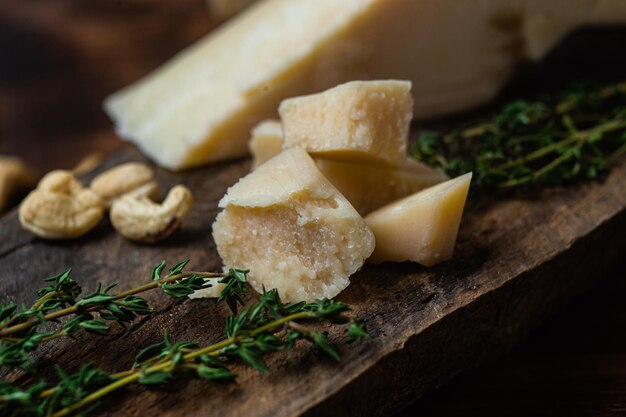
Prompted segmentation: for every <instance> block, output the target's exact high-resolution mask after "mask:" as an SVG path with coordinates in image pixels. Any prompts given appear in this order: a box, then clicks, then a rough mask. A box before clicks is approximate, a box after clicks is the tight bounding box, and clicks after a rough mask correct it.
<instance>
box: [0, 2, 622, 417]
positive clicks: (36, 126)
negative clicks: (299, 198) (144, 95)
mask: <svg viewBox="0 0 626 417" xmlns="http://www.w3.org/2000/svg"><path fill="white" fill-rule="evenodd" d="M213 26H214V23H212V22H211V19H210V16H209V15H208V14H207V11H206V9H205V5H204V1H203V0H176V1H166V0H132V1H131V0H118V1H112V0H89V1H85V0H56V1H54V2H52V1H46V0H29V1H27V2H26V1H22V0H3V2H2V3H0V153H1V154H15V155H20V156H22V157H24V158H25V159H26V160H27V161H28V162H30V163H31V164H32V165H33V166H35V167H36V168H37V169H38V170H39V171H40V172H46V171H48V170H50V169H53V168H66V167H71V166H73V165H74V164H75V163H77V162H78V161H79V160H80V159H81V158H82V157H83V156H85V155H86V154H87V153H89V152H91V151H102V152H107V151H110V150H112V149H114V148H115V147H117V146H118V145H119V143H120V142H119V141H118V139H117V138H116V137H115V135H114V134H113V132H112V129H111V125H110V122H109V121H108V119H107V118H106V116H105V115H104V113H103V112H102V111H101V101H102V98H103V97H105V96H106V95H107V94H109V93H111V92H113V91H115V90H117V89H118V88H120V87H122V86H124V85H126V84H128V83H130V82H132V81H134V80H136V79H138V78H139V77H141V76H142V75H144V74H146V73H147V72H148V71H149V70H150V69H152V68H155V67H156V66H158V65H159V64H160V63H162V62H164V61H165V60H166V59H167V58H169V57H170V56H171V55H173V54H174V53H176V52H177V51H178V50H180V48H181V47H182V46H184V45H187V44H189V43H190V42H191V41H193V40H195V39H197V38H199V37H200V36H202V35H203V34H204V33H206V32H208V31H209V30H210V29H211V28H212V27H213ZM591 42H593V40H592V41H591ZM595 42H596V44H593V43H591V44H590V46H589V47H588V48H587V49H586V53H587V55H586V56H585V55H582V56H580V57H579V58H578V60H579V61H578V62H574V64H575V65H571V68H573V69H572V71H571V73H568V74H566V75H567V76H571V77H574V76H575V75H577V74H574V72H576V71H578V72H579V74H582V75H585V74H587V75H588V74H593V71H595V70H596V67H602V68H603V71H604V72H605V73H611V72H612V73H613V74H614V73H617V72H619V71H623V70H624V69H625V68H626V65H623V66H621V67H620V65H622V64H623V63H624V58H616V59H617V60H618V61H619V62H618V63H617V65H613V64H614V62H613V61H614V60H613V58H612V57H613V56H614V55H619V54H615V50H611V49H610V48H609V47H606V48H609V50H604V49H603V48H604V47H598V45H603V43H602V42H601V40H600V42H598V40H597V39H596V40H595ZM617 52H619V49H618V50H617ZM622 52H625V51H623V50H622ZM564 53H568V52H567V51H565V52H564ZM572 56H575V55H572ZM599 57H600V58H599ZM570 58H571V57H570ZM570 58H568V59H570ZM597 59H602V60H603V61H602V63H603V64H602V65H603V66H602V65H600V64H599V63H598V61H597ZM550 71H553V72H554V69H551V68H548V73H549V72H550ZM585 71H587V72H588V73H586V72H585ZM552 75H554V74H552ZM609 75H611V74H609ZM624 252H625V254H626V248H624ZM625 271H626V265H624V267H622V268H619V269H618V270H616V271H615V273H614V274H613V275H612V276H611V277H609V279H607V280H606V283H605V284H604V285H602V286H601V287H600V288H598V289H597V290H595V291H593V292H592V293H590V294H589V295H588V296H587V297H585V298H584V299H583V300H581V301H579V302H578V303H576V304H575V305H573V306H571V307H570V308H569V309H567V310H566V311H563V312H562V313H561V314H560V315H559V316H558V317H556V318H555V319H554V320H552V321H551V322H550V323H547V324H546V325H544V326H543V327H542V328H541V329H539V330H537V331H536V332H535V333H534V334H533V335H532V336H531V337H530V338H529V339H528V340H527V341H526V342H525V343H523V344H522V345H521V346H519V347H518V348H517V349H515V351H514V352H511V353H510V354H508V355H506V356H505V357H504V358H502V359H501V360H500V361H498V362H496V363H494V364H492V365H490V366H487V367H485V368H483V369H481V370H478V371H475V372H471V373H467V374H465V375H462V376H461V377H459V378H458V379H457V380H456V381H454V382H452V383H451V384H449V385H448V386H446V387H444V388H442V389H440V390H438V391H437V392H435V393H434V394H432V395H431V396H429V397H428V398H425V399H423V400H421V401H418V402H417V403H416V404H414V405H413V406H411V407H410V408H409V409H407V410H406V411H405V412H403V413H402V414H401V416H402V417H409V416H421V415H424V416H426V415H427V416H494V417H495V416H531V415H532V416H537V415H547V416H553V415H554V416H556V415H564V416H613V415H615V416H618V415H626V336H625V335H626V303H624V301H623V300H624V299H626V280H625V279H624V278H626V273H625ZM416 378H419V375H417V376H416Z"/></svg>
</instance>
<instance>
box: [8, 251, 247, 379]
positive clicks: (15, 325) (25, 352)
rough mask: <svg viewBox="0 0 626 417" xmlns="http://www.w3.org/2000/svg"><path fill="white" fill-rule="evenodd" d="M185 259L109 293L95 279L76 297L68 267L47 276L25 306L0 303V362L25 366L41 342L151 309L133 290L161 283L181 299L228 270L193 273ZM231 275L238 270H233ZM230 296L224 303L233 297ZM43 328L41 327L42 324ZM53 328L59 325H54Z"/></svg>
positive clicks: (102, 329) (104, 328) (103, 328)
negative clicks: (89, 289) (142, 282)
mask: <svg viewBox="0 0 626 417" xmlns="http://www.w3.org/2000/svg"><path fill="white" fill-rule="evenodd" d="M188 262H189V261H188V260H186V261H183V262H179V263H177V264H175V265H174V266H173V267H172V268H170V270H169V273H168V274H167V275H165V276H162V275H163V269H164V268H165V267H166V263H165V261H163V262H161V263H160V264H159V265H157V266H156V267H155V268H154V269H153V271H152V274H151V277H152V282H150V283H148V284H145V285H142V286H139V287H137V288H133V289H131V290H128V291H124V292H120V293H117V294H112V293H111V290H113V289H114V288H115V287H116V285H117V283H116V282H113V283H111V284H109V285H107V286H106V287H104V288H103V287H102V285H101V284H98V286H97V288H96V290H95V291H94V292H92V293H90V294H87V295H85V296H83V297H80V298H79V296H80V294H81V292H82V288H81V286H80V285H79V284H78V282H76V281H75V280H74V279H73V278H72V270H71V269H67V270H65V271H63V272H62V273H60V274H58V275H55V276H53V277H50V278H47V279H46V281H47V282H50V283H51V285H50V286H48V287H45V288H41V289H39V290H37V292H36V293H37V296H38V297H39V298H38V299H37V300H36V301H35V302H34V304H33V305H32V306H31V307H30V308H26V307H25V306H22V307H21V308H19V309H18V307H17V305H16V304H15V303H13V302H8V303H4V304H0V367H9V368H20V369H22V370H30V367H29V364H30V362H31V361H32V357H31V353H32V352H33V351H34V350H35V349H37V347H38V346H39V345H41V344H42V343H45V342H48V341H50V340H53V339H56V338H59V337H63V336H69V337H74V336H76V333H77V332H78V331H80V330H84V331H86V332H88V333H92V334H97V335H103V334H106V333H107V332H108V330H109V328H110V323H112V322H116V323H118V324H120V325H121V326H123V327H125V325H126V324H127V323H130V322H132V321H133V320H134V319H135V318H137V316H140V315H146V314H150V313H152V312H153V310H152V308H151V307H150V306H149V305H148V302H147V301H146V300H145V299H144V298H142V297H139V296H137V294H140V293H144V292H146V291H150V290H152V289H156V288H161V289H162V290H163V292H165V293H166V294H167V295H169V296H171V297H175V298H180V297H184V296H187V295H189V294H191V293H193V292H194V291H196V290H199V289H202V288H207V287H209V286H211V284H209V283H207V282H206V280H205V279H206V278H211V277H224V276H227V275H228V273H227V274H223V273H212V272H194V271H187V272H185V271H184V270H183V269H184V268H185V266H186V265H187V263H188ZM229 273H230V274H237V273H239V272H238V271H235V270H232V271H231V272H229ZM228 299H229V302H231V303H232V302H233V301H231V300H230V298H228ZM65 317H69V319H68V320H66V321H64V322H62V323H61V325H60V328H57V329H55V330H49V326H48V324H49V323H59V322H60V319H61V318H65ZM44 327H45V329H46V331H42V328H44ZM56 327H59V326H58V325H57V326H56Z"/></svg>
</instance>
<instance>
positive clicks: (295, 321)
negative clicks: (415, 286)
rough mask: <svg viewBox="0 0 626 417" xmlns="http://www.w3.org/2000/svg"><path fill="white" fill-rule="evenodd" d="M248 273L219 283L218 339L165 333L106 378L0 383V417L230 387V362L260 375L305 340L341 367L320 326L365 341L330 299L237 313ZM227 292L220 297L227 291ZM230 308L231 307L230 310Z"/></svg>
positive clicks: (94, 374)
mask: <svg viewBox="0 0 626 417" xmlns="http://www.w3.org/2000/svg"><path fill="white" fill-rule="evenodd" d="M246 274H247V271H241V270H231V271H230V272H229V273H228V274H225V275H224V277H223V278H222V279H221V280H220V282H221V283H223V284H225V288H226V289H227V293H226V294H224V293H222V297H221V298H220V300H222V301H225V302H226V303H227V304H228V305H229V306H230V307H231V309H233V314H232V315H231V316H229V317H228V318H227V319H226V327H225V338H224V340H222V341H220V342H218V343H214V344H211V345H208V346H204V347H199V346H198V344H197V343H195V342H173V341H172V339H171V337H170V335H169V333H168V332H165V334H164V337H163V340H162V341H161V342H158V343H156V344H153V345H150V346H147V347H146V348H144V349H142V350H141V351H140V352H139V353H138V354H137V355H136V357H135V361H134V363H133V365H132V366H131V367H130V369H128V370H126V371H122V372H119V373H116V374H108V373H106V372H104V371H101V370H99V369H97V368H95V367H94V366H93V365H91V364H87V365H84V366H83V367H82V368H81V369H80V371H79V372H77V373H76V374H73V375H68V374H66V373H65V372H63V370H61V369H60V368H57V369H56V373H57V377H58V381H56V382H49V381H45V380H41V381H40V382H38V383H35V384H32V385H30V386H28V387H19V386H16V385H15V384H13V383H10V382H8V381H1V382H0V414H2V415H5V413H6V415H11V416H25V415H29V416H30V415H32V416H38V417H40V416H41V417H43V416H52V417H62V416H68V415H73V414H76V413H79V415H86V414H88V413H89V412H91V411H93V410H94V409H96V408H97V407H98V405H99V402H100V400H101V399H102V398H104V397H106V396H108V395H110V394H112V393H114V392H116V391H118V390H120V389H122V388H124V387H126V386H128V385H130V384H135V383H136V384H140V385H145V386H159V385H164V384H166V383H168V382H170V381H171V380H172V379H174V378H176V377H198V378H202V379H205V380H209V381H230V380H233V379H235V377H236V373H235V372H233V370H232V369H230V367H229V364H230V362H231V361H232V360H237V361H241V362H242V363H243V364H245V365H247V366H250V367H252V368H254V369H256V370H258V371H260V372H267V371H268V367H267V365H266V363H265V360H264V357H265V355H267V354H270V353H273V352H279V351H286V350H290V349H293V348H294V347H295V345H296V342H297V341H299V340H303V341H308V342H309V343H312V344H313V345H314V346H316V348H317V349H319V351H320V352H322V353H324V354H326V355H327V356H329V357H331V358H333V359H335V360H339V359H340V356H339V352H338V351H337V349H336V347H335V346H334V345H333V344H332V343H331V342H330V341H329V340H328V337H327V334H326V333H325V332H324V331H322V330H320V329H319V328H318V327H319V325H320V324H323V323H329V324H342V323H343V324H347V328H346V333H347V336H348V338H349V339H350V340H361V339H363V338H365V337H368V334H367V332H366V330H365V325H364V323H363V322H362V321H360V320H358V319H355V318H354V317H352V316H350V315H349V314H348V313H349V312H350V307H349V306H348V305H347V304H345V303H342V302H339V301H335V300H328V299H323V300H317V301H314V302H311V303H306V302H299V303H283V302H282V301H281V300H280V297H279V295H278V292H277V291H276V290H275V289H273V290H270V291H265V292H264V293H263V294H261V295H260V296H259V297H258V299H257V300H256V302H255V303H252V304H250V305H248V306H247V307H245V308H243V309H242V310H241V312H237V310H238V306H239V305H241V306H243V305H245V304H244V301H243V300H244V298H243V296H244V294H245V293H246V292H249V290H248V288H247V284H246ZM225 291H226V290H225ZM233 306H234V308H233Z"/></svg>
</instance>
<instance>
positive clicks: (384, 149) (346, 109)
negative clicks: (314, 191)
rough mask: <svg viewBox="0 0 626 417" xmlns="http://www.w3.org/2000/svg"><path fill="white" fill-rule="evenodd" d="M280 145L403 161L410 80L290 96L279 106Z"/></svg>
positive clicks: (352, 84)
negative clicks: (281, 135) (282, 133)
mask: <svg viewBox="0 0 626 417" xmlns="http://www.w3.org/2000/svg"><path fill="white" fill-rule="evenodd" d="M278 112H279V114H280V119H281V121H282V123H283V130H284V141H285V142H284V145H283V146H284V148H285V149H288V148H293V147H301V148H304V149H306V150H307V151H308V152H309V153H310V154H312V155H314V156H320V157H324V158H340V159H341V160H378V161H381V162H386V163H388V164H402V163H404V161H405V160H406V145H407V141H408V137H409V127H410V124H411V119H412V118H413V98H412V97H411V82H410V81H396V80H384V81H352V82H349V83H345V84H341V85H338V86H337V87H334V88H331V89H330V90H327V91H324V92H322V93H319V94H312V95H308V96H303V97H294V98H290V99H287V100H284V101H283V102H282V103H280V107H279V109H278Z"/></svg>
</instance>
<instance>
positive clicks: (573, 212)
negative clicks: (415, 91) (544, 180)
mask: <svg viewBox="0 0 626 417" xmlns="http://www.w3.org/2000/svg"><path fill="white" fill-rule="evenodd" d="M142 159H143V158H142V157H141V156H140V155H139V154H138V152H137V151H135V150H134V149H132V148H130V147H125V148H123V149H122V150H120V151H118V152H117V153H115V154H113V155H111V156H110V157H108V158H107V159H106V162H105V164H104V165H103V166H102V167H100V168H99V169H98V170H97V171H96V172H98V171H99V170H101V169H106V168H108V167H111V166H114V165H117V164H119V163H121V162H125V161H130V160H142ZM248 167H249V162H248V161H243V162H234V163H225V164H221V165H215V166H212V167H207V168H202V169H196V170H193V171H188V172H185V173H184V174H173V173H170V172H166V171H163V170H158V179H159V181H160V182H161V183H162V184H163V185H164V188H168V187H170V186H172V185H174V184H176V183H179V182H183V183H185V184H187V185H188V186H189V187H190V188H191V189H192V191H193V192H194V194H195V195H196V197H197V207H196V208H195V209H194V210H193V211H192V213H191V215H190V218H189V220H188V221H187V222H186V224H185V225H184V227H183V228H182V230H181V231H179V232H178V233H177V234H176V235H175V236H174V237H173V238H172V239H171V240H169V241H167V242H165V243H163V244H161V245H158V246H147V245H138V244H134V243H131V242H129V241H127V240H125V239H124V238H122V237H121V236H119V235H118V234H117V233H115V232H114V231H113V230H112V228H111V227H110V225H109V224H108V223H107V222H105V223H103V224H101V225H100V226H99V227H98V228H97V229H96V230H95V231H93V232H92V233H90V234H88V235H87V236H85V237H84V238H82V239H79V240H76V241H71V242H64V243H49V242H43V241H40V240H37V239H34V238H32V237H31V236H30V235H29V234H27V233H26V232H24V231H22V230H21V229H20V227H19V225H18V222H17V219H16V214H15V213H11V214H9V215H8V216H6V217H5V218H4V219H3V220H2V221H1V222H0V297H2V299H4V300H6V299H14V300H16V301H17V302H29V301H32V294H33V293H34V291H35V289H36V288H38V287H39V286H40V285H41V278H42V277H44V276H46V275H50V274H53V273H56V272H59V271H62V270H63V269H65V268H66V267H68V266H72V267H73V269H74V273H75V276H76V279H77V280H78V281H79V282H80V283H81V284H83V285H84V287H85V288H93V287H94V286H95V285H96V283H97V282H110V281H111V280H119V282H120V288H121V289H125V288H129V287H131V286H136V285H139V284H141V283H143V282H146V280H147V279H148V274H149V271H150V269H151V266H152V265H155V264H157V263H158V262H159V261H160V260H161V259H162V258H166V259H169V260H171V261H176V260H181V259H184V258H191V259H192V264H191V267H192V269H196V270H217V269H219V267H220V261H219V257H218V255H217V253H216V251H215V246H214V243H213V241H212V238H211V236H210V225H211V223H212V221H213V218H214V217H215V215H216V213H217V211H218V209H217V201H218V200H219V199H220V198H221V196H222V195H223V194H224V192H225V190H226V188H227V187H228V186H229V185H231V184H233V183H234V182H235V181H236V180H237V179H238V178H239V177H240V176H242V175H243V174H245V172H246V171H247V169H248ZM624 190H626V164H622V165H621V166H619V167H617V168H616V169H614V170H613V171H612V172H611V174H610V175H609V176H608V178H606V180H605V181H604V182H602V183H588V184H585V185H583V186H578V187H576V188H568V189H562V190H550V191H547V192H544V193H542V194H541V195H537V196H535V198H531V199H513V198H512V199H508V200H504V201H490V202H488V201H481V202H478V203H476V204H473V205H470V207H469V210H468V212H467V213H466V216H465V219H464V221H463V226H462V229H461V233H460V237H459V242H458V246H457V251H456V254H455V257H454V259H453V260H451V261H449V262H446V263H444V264H441V265H439V266H437V267H434V268H429V269H426V268H422V267H420V266H417V265H414V264H385V265H382V266H379V267H373V266H366V267H365V268H363V270H362V271H361V272H359V273H357V274H356V275H354V276H353V278H352V284H351V285H350V286H349V287H348V289H347V290H346V291H344V292H343V293H342V294H340V296H339V297H338V298H339V299H341V300H343V301H346V302H348V303H350V304H352V305H353V306H354V307H355V311H356V312H357V313H358V314H359V315H360V316H361V317H363V318H364V320H365V321H366V323H367V325H368V330H369V332H370V334H371V336H372V337H371V338H370V339H368V340H367V341H365V342H364V343H361V344H352V345H348V344H344V343H342V342H341V341H340V339H341V337H340V333H341V330H338V329H329V330H330V337H331V340H335V341H338V343H339V347H340V351H341V353H342V355H343V361H342V362H341V363H339V364H335V363H332V362H331V361H329V360H325V359H324V358H318V357H316V355H314V353H313V352H312V351H311V349H310V348H308V347H307V346H301V347H300V348H299V349H297V350H296V351H295V352H293V353H290V354H285V355H274V356H272V357H271V358H270V360H269V367H270V369H271V370H272V373H271V374H270V375H269V376H262V375H260V374H258V373H257V372H255V371H252V370H250V369H246V368H243V367H241V368H240V367H236V369H237V371H239V373H240V376H239V378H238V382H239V383H238V384H237V385H234V384H230V385H216V384H208V383H203V382H199V381H193V382H181V383H180V384H177V386H175V387H174V388H172V390H175V392H171V393H166V392H155V391H147V390H143V389H135V390H130V392H131V393H130V394H129V395H126V396H121V397H116V399H115V401H114V402H113V403H112V405H111V407H109V408H108V409H107V411H106V412H105V414H106V415H117V416H122V415H123V416H131V415H146V414H149V415H155V414H159V415H163V416H182V415H185V416H203V415H221V416H233V415H247V416H292V415H329V413H333V414H335V413H339V414H335V415H354V416H371V415H379V414H380V413H381V412H383V411H384V412H386V413H387V412H390V411H394V410H396V409H399V408H401V407H402V406H403V405H405V403H406V402H407V400H408V399H412V398H416V397H417V396H419V395H421V394H423V393H425V392H428V391H430V390H432V389H433V388H435V387H437V386H439V385H441V384H442V383H444V382H445V381H447V380H449V379H450V378H451V377H452V376H454V375H456V374H457V373H458V372H460V371H462V370H464V369H468V368H472V367H475V366H477V365H479V364H480V363H482V362H484V361H486V360H488V359H491V358H493V357H495V356H497V355H499V354H501V353H502V352H503V351H505V350H507V349H509V348H511V347H512V346H513V345H514V344H515V343H516V342H517V341H518V340H519V338H520V337H522V336H523V335H524V334H526V333H527V332H528V331H529V329H531V328H532V327H534V326H535V325H536V324H537V323H539V322H540V321H541V320H543V319H545V317H547V316H549V315H550V314H552V313H553V312H555V311H556V310H558V308H559V307H561V306H562V305H563V304H564V303H566V302H568V301H570V300H571V299H572V298H573V297H576V296H578V295H580V294H581V293H582V292H584V291H585V290H587V289H588V288H589V287H590V286H592V285H593V284H594V283H595V282H596V281H597V280H598V279H600V278H601V277H602V274H603V273H604V272H605V270H606V269H607V268H608V267H609V266H610V265H613V264H615V263H616V262H617V261H618V260H619V259H620V257H621V256H623V248H624V247H626V234H625V233H624V231H626V193H624ZM148 298H149V299H150V300H151V301H152V302H153V303H154V304H155V305H157V306H158V307H157V312H156V314H154V315H153V316H151V317H150V318H142V319H141V320H139V321H137V322H136V323H135V324H133V326H131V328H130V331H123V330H122V329H118V331H115V332H113V333H112V334H111V335H110V336H108V337H105V338H97V337H92V336H85V337H81V338H80V339H79V341H78V342H77V343H76V342H73V341H71V340H61V339H59V340H57V341H54V342H53V343H51V344H50V345H49V346H47V347H46V348H45V349H44V350H43V355H42V357H41V358H40V359H41V364H42V366H45V365H46V364H52V363H57V364H60V365H61V366H62V367H64V368H65V369H67V370H69V371H73V370H75V369H76V367H77V365H78V364H80V363H84V362H85V361H94V362H95V363H96V364H97V366H99V367H102V368H104V369H106V370H111V371H113V370H120V369H125V368H126V367H128V366H129V365H130V364H131V363H132V358H133V356H134V355H135V354H136V353H137V352H138V350H139V349H140V347H141V346H145V345H147V344H150V343H154V342H155V341H157V340H158V339H159V338H160V336H161V334H162V332H163V330H165V329H167V330H169V332H170V333H171V334H172V335H173V337H174V338H175V339H176V340H197V341H198V342H200V343H202V344H206V343H212V342H216V341H218V339H219V338H220V336H221V334H222V331H223V325H224V319H225V317H226V315H227V311H226V309H225V308H224V306H221V305H216V303H215V302H214V301H213V300H195V301H190V300H186V301H172V300H169V299H167V298H166V297H164V296H163V295H158V294H151V295H150V296H149V297H148Z"/></svg>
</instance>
